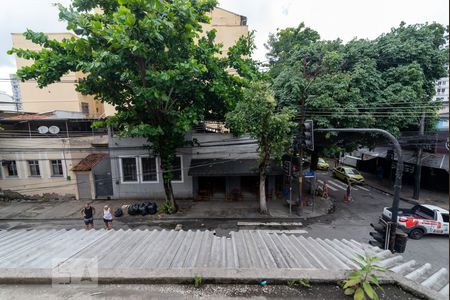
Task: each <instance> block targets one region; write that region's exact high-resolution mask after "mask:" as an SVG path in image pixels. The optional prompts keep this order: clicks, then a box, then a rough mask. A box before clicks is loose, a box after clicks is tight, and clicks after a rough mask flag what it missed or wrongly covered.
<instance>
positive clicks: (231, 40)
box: [203, 7, 248, 55]
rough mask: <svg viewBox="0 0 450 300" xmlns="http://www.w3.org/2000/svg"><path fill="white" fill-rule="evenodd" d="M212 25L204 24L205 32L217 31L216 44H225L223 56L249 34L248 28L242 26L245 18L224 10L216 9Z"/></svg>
mask: <svg viewBox="0 0 450 300" xmlns="http://www.w3.org/2000/svg"><path fill="white" fill-rule="evenodd" d="M209 15H210V17H211V22H210V24H204V25H203V30H204V31H210V30H212V29H215V30H216V31H217V32H216V43H221V44H223V50H224V52H223V55H225V54H226V53H227V51H228V48H230V47H231V46H233V45H234V44H235V43H236V41H237V40H238V39H239V38H240V37H241V36H243V35H244V36H245V35H247V34H248V26H247V25H242V24H243V22H242V21H243V19H245V17H243V16H240V15H238V14H235V13H232V12H230V11H227V10H224V9H222V8H219V7H217V8H215V9H214V10H213V11H212V12H211V13H210V14H209Z"/></svg>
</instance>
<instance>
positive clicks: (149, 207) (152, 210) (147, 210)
mask: <svg viewBox="0 0 450 300" xmlns="http://www.w3.org/2000/svg"><path fill="white" fill-rule="evenodd" d="M125 209H126V211H127V212H128V214H129V215H130V216H135V215H141V216H145V215H154V214H156V213H157V212H158V206H157V205H156V203H155V202H150V201H148V202H142V203H134V204H131V205H124V206H122V208H118V209H116V211H115V212H114V216H115V217H121V216H122V215H123V211H124V210H125Z"/></svg>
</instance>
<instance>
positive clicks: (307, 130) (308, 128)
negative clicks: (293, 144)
mask: <svg viewBox="0 0 450 300" xmlns="http://www.w3.org/2000/svg"><path fill="white" fill-rule="evenodd" d="M301 143H302V146H303V147H304V148H306V149H309V150H311V151H313V150H314V123H313V121H312V120H306V121H305V122H304V123H303V136H302V137H301Z"/></svg>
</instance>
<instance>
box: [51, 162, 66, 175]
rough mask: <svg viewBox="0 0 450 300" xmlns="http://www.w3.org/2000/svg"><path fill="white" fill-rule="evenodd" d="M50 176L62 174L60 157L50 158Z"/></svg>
mask: <svg viewBox="0 0 450 300" xmlns="http://www.w3.org/2000/svg"><path fill="white" fill-rule="evenodd" d="M50 164H51V166H52V176H63V175H64V174H63V167H62V163H61V160H60V159H56V160H51V161H50Z"/></svg>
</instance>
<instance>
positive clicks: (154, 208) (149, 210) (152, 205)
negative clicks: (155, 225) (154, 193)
mask: <svg viewBox="0 0 450 300" xmlns="http://www.w3.org/2000/svg"><path fill="white" fill-rule="evenodd" d="M157 211H158V207H157V206H156V203H153V202H148V203H147V213H148V214H150V215H154V214H156V212H157Z"/></svg>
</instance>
